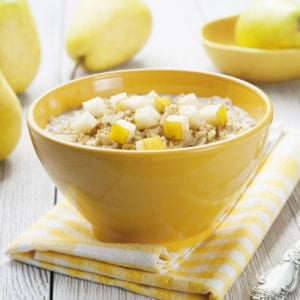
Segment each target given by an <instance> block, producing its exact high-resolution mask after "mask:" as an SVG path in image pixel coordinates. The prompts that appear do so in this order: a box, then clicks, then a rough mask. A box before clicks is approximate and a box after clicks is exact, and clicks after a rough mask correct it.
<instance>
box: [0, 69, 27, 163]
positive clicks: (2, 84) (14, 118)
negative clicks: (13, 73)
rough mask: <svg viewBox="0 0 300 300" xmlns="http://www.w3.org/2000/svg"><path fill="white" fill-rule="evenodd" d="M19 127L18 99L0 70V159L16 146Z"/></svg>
mask: <svg viewBox="0 0 300 300" xmlns="http://www.w3.org/2000/svg"><path fill="white" fill-rule="evenodd" d="M21 127H22V114H21V106H20V103H19V100H18V98H17V96H16V94H15V92H14V91H13V90H12V88H11V87H10V85H9V84H8V83H7V81H6V80H5V78H4V76H3V74H2V73H1V72H0V161H1V160H3V159H5V158H6V157H7V156H8V155H9V154H10V153H11V152H12V151H13V149H14V148H15V147H16V145H17V143H18V140H19V138H20V134H21Z"/></svg>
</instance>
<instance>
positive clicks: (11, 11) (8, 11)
mask: <svg viewBox="0 0 300 300" xmlns="http://www.w3.org/2000/svg"><path fill="white" fill-rule="evenodd" d="M39 63H40V44H39V39H38V34H37V31H36V27H35V23H34V20H33V17H32V15H31V12H30V9H29V7H28V3H27V1H26V0H0V69H1V70H2V73H3V75H4V77H5V78H6V80H7V82H8V83H9V85H10V86H11V87H12V89H13V90H14V91H15V92H16V93H21V92H23V91H24V90H25V89H26V88H27V86H29V84H30V83H31V82H32V80H33V79H34V77H35V75H36V72H37V70H38V67H39Z"/></svg>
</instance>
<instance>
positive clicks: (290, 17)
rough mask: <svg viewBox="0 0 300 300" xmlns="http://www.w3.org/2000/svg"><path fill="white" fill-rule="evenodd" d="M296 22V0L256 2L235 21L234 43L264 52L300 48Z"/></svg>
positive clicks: (298, 13)
mask: <svg viewBox="0 0 300 300" xmlns="http://www.w3.org/2000/svg"><path fill="white" fill-rule="evenodd" d="M299 20H300V3H299V2H298V1H296V0H256V1H254V2H253V3H252V4H251V5H250V6H249V8H247V9H246V10H245V11H244V12H243V13H242V14H241V15H240V16H239V18H238V21H237V25H236V29H235V34H236V41H237V44H238V45H240V46H245V47H252V48H264V49H284V48H296V47H300V27H299V24H300V21H299Z"/></svg>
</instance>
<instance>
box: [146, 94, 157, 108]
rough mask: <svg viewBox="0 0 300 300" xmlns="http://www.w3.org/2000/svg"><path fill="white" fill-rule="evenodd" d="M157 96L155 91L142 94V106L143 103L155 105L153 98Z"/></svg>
mask: <svg viewBox="0 0 300 300" xmlns="http://www.w3.org/2000/svg"><path fill="white" fill-rule="evenodd" d="M155 97H158V94H157V93H156V92H155V91H151V92H149V93H148V94H147V95H145V96H144V99H143V102H144V106H145V105H151V106H153V107H154V106H155V103H154V98H155Z"/></svg>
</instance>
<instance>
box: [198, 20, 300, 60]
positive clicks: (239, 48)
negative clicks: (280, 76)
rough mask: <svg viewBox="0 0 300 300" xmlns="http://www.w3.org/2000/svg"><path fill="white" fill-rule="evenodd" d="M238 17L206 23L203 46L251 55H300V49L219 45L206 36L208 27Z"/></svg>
mask: <svg viewBox="0 0 300 300" xmlns="http://www.w3.org/2000/svg"><path fill="white" fill-rule="evenodd" d="M238 17H239V15H238V14H237V15H231V16H227V17H224V18H217V19H214V20H211V21H208V22H206V23H204V24H203V26H202V28H201V38H202V42H203V44H204V45H207V46H210V47H214V48H219V49H224V50H231V51H238V52H242V53H251V54H265V55H282V54H300V48H286V49H263V48H251V47H242V46H239V45H237V44H232V45H230V44H223V43H217V42H214V41H212V40H210V39H209V38H207V37H205V36H204V30H206V28H207V27H209V26H212V25H214V24H216V23H219V22H222V21H226V20H232V19H237V18H238Z"/></svg>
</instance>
